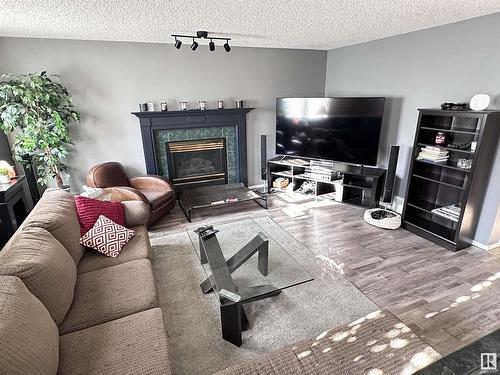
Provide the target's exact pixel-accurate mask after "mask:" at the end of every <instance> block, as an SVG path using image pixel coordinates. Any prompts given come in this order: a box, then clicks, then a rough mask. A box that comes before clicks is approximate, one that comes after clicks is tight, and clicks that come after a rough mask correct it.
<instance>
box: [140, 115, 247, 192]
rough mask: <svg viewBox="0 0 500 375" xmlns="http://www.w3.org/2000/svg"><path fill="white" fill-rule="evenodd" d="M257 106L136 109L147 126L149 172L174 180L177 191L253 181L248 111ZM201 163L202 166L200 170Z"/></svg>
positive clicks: (144, 132)
mask: <svg viewBox="0 0 500 375" xmlns="http://www.w3.org/2000/svg"><path fill="white" fill-rule="evenodd" d="M251 110H252V108H227V109H207V110H204V111H201V110H197V109H193V110H189V111H165V112H134V113H133V114H134V115H135V116H137V117H138V118H139V122H140V126H141V138H142V145H143V149H144V161H145V163H146V172H147V173H148V174H156V175H160V176H164V177H165V178H168V179H170V180H172V181H173V182H174V184H175V186H176V189H177V190H186V189H188V188H194V187H201V186H204V185H214V184H225V183H227V184H236V183H240V182H241V183H243V184H244V185H247V183H248V176H247V138H246V137H247V134H246V133H247V131H246V127H247V123H246V121H247V119H246V115H247V113H248V112H250V111H251ZM212 143H215V144H214V145H210V147H209V146H207V144H212ZM207 148H208V149H207ZM174 151H175V152H174ZM191 159H195V160H191ZM196 166H200V167H201V168H198V169H199V170H198V172H195V169H196V168H195V167H196Z"/></svg>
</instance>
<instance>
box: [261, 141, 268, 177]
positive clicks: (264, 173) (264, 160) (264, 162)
mask: <svg viewBox="0 0 500 375" xmlns="http://www.w3.org/2000/svg"><path fill="white" fill-rule="evenodd" d="M260 178H261V179H262V180H266V179H267V136H266V135H261V136H260Z"/></svg>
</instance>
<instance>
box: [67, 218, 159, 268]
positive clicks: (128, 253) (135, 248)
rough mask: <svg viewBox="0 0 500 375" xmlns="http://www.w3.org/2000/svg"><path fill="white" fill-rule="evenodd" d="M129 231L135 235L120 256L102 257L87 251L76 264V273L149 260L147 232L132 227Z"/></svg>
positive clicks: (149, 248) (141, 228)
mask: <svg viewBox="0 0 500 375" xmlns="http://www.w3.org/2000/svg"><path fill="white" fill-rule="evenodd" d="M131 229H132V230H134V232H135V235H134V237H132V238H131V239H130V241H129V242H127V244H126V245H125V246H124V247H123V249H122V251H121V252H120V256H118V257H116V258H110V257H105V256H102V255H101V254H100V253H98V252H96V251H94V250H87V251H86V252H85V255H84V256H83V258H82V260H81V261H80V264H78V270H77V271H78V273H85V272H89V271H95V270H98V269H101V268H106V267H111V266H116V265H118V264H122V263H126V262H130V261H131V260H137V259H147V258H149V256H150V254H151V245H150V244H149V235H148V230H147V229H146V227H145V226H138V227H133V228H131Z"/></svg>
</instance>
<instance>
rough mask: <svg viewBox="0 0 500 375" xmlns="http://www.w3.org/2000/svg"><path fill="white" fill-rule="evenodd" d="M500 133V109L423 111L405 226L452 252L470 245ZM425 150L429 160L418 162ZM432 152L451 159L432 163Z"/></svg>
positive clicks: (415, 145)
mask: <svg viewBox="0 0 500 375" xmlns="http://www.w3.org/2000/svg"><path fill="white" fill-rule="evenodd" d="M438 133H441V134H438ZM499 133H500V111H443V110H439V109H419V116H418V125H417V130H416V134H415V141H414V144H413V152H412V161H411V164H410V168H409V171H408V176H409V177H408V184H407V190H406V199H405V206H404V210H403V227H404V228H405V229H407V230H409V231H410V232H413V233H416V234H418V235H420V236H422V237H424V238H427V239H428V240H430V241H433V242H435V243H437V244H439V245H441V246H443V247H446V248H448V249H450V250H454V251H456V250H460V249H463V248H465V247H468V246H469V245H470V244H471V243H472V240H473V238H474V234H475V231H476V227H477V223H478V221H479V216H480V214H481V206H482V203H483V198H484V194H485V190H486V186H487V185H488V179H489V175H490V171H491V166H492V162H493V160H494V159H495V149H496V147H497V144H498V137H499ZM436 137H438V141H439V142H438V143H439V144H436ZM422 150H424V153H426V154H427V156H426V159H420V158H419V155H420V153H421V152H422ZM425 150H431V151H430V152H429V151H425ZM432 150H434V153H438V154H440V155H441V157H442V155H446V156H444V157H442V158H443V159H446V160H442V161H438V162H434V161H431V160H429V156H428V155H429V154H430V155H432V154H433V151H432ZM419 159H420V160H419ZM467 163H469V165H467ZM464 165H465V168H464Z"/></svg>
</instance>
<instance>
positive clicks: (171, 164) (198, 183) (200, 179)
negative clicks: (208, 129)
mask: <svg viewBox="0 0 500 375" xmlns="http://www.w3.org/2000/svg"><path fill="white" fill-rule="evenodd" d="M198 141H200V142H204V141H221V142H222V144H223V146H222V148H221V149H220V150H221V151H220V156H221V164H222V166H223V172H224V177H223V178H210V176H208V175H203V174H200V175H199V176H197V177H194V178H193V179H192V181H191V182H189V181H186V182H182V183H178V182H176V181H175V176H177V173H176V170H175V164H176V163H175V160H174V153H173V152H172V151H171V150H170V144H171V143H184V142H185V143H188V142H198ZM226 147H227V146H226V138H223V137H218V138H202V139H193V140H182V141H172V142H166V149H167V164H168V175H169V176H170V179H171V180H172V182H173V183H174V185H175V186H176V189H177V190H178V191H182V190H185V189H190V188H195V187H202V186H206V185H220V184H222V183H223V184H227V183H228V170H227V148H226ZM189 152H197V151H189Z"/></svg>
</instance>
